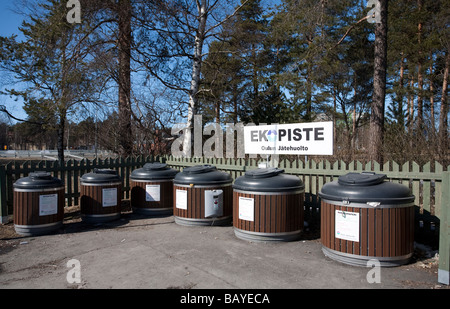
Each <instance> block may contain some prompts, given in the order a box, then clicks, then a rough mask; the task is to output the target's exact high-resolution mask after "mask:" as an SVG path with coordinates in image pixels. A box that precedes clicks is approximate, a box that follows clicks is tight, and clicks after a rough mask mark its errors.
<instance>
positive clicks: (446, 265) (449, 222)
mask: <svg viewBox="0 0 450 309" xmlns="http://www.w3.org/2000/svg"><path fill="white" fill-rule="evenodd" d="M441 192H442V199H441V203H442V205H441V217H440V230H439V270H438V281H439V283H443V284H447V285H450V171H448V172H443V173H442V191H441Z"/></svg>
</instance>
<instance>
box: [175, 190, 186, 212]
mask: <svg viewBox="0 0 450 309" xmlns="http://www.w3.org/2000/svg"><path fill="white" fill-rule="evenodd" d="M187 196H188V192H187V191H186V190H177V191H176V193H175V199H176V203H175V207H176V208H178V209H184V210H187Z"/></svg>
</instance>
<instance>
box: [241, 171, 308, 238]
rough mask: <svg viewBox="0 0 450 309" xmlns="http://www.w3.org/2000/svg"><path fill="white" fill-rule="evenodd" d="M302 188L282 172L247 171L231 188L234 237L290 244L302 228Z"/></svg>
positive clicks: (296, 180)
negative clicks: (288, 242) (287, 242)
mask: <svg viewBox="0 0 450 309" xmlns="http://www.w3.org/2000/svg"><path fill="white" fill-rule="evenodd" d="M304 192H305V187H304V185H303V182H302V181H301V180H300V178H299V177H296V176H293V175H286V174H284V170H282V169H277V168H266V169H257V170H252V171H248V172H247V173H246V174H245V175H244V176H242V177H239V178H238V179H236V181H235V183H234V185H233V226H234V233H235V235H236V237H238V238H241V239H244V240H249V241H293V240H297V239H298V238H299V237H300V236H301V232H302V229H303V225H304V222H303V220H304V209H303V203H304Z"/></svg>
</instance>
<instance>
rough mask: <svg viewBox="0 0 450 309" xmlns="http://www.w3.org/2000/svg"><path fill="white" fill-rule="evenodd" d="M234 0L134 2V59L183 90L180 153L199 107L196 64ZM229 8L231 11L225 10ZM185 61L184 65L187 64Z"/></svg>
mask: <svg viewBox="0 0 450 309" xmlns="http://www.w3.org/2000/svg"><path fill="white" fill-rule="evenodd" d="M235 2H236V1H235V0H227V1H219V0H211V1H210V0H190V1H143V2H142V3H141V6H140V7H139V8H138V11H140V13H141V14H140V15H139V16H137V21H138V23H139V28H140V29H141V30H140V33H139V43H138V48H137V49H136V52H137V55H136V59H135V60H137V61H138V62H139V63H140V64H142V65H143V66H144V67H145V69H146V71H147V73H148V74H149V76H150V77H151V78H155V79H157V80H158V81H159V82H161V83H162V84H163V85H164V86H166V87H169V88H170V89H173V90H177V91H182V92H184V93H185V94H186V95H188V98H189V99H188V101H187V105H188V108H187V114H183V115H182V116H183V117H187V122H186V128H185V130H184V143H183V153H184V155H185V156H190V154H191V148H192V147H191V143H192V138H191V136H192V135H191V129H192V128H193V124H194V116H195V115H196V114H197V113H198V112H199V103H198V102H199V99H198V97H199V93H200V91H205V90H201V88H200V80H201V72H202V64H203V61H204V58H205V56H206V55H207V52H205V50H207V49H208V48H205V47H206V46H207V45H209V44H210V42H211V39H213V38H214V37H216V36H217V34H218V32H219V30H220V28H221V26H222V25H223V24H224V23H225V22H226V21H227V20H228V19H229V18H231V17H232V16H234V15H235V14H236V13H237V12H238V10H239V9H240V8H241V7H242V6H243V5H244V4H245V3H246V2H247V1H241V2H242V3H241V4H240V5H239V6H235V9H232V10H230V9H229V8H230V7H233V4H234V3H235ZM230 11H231V12H230ZM189 67H190V68H189Z"/></svg>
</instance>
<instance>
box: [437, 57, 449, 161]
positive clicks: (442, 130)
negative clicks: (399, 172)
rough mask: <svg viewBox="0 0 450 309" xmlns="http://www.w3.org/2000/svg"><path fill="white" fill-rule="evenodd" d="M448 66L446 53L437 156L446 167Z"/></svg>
mask: <svg viewBox="0 0 450 309" xmlns="http://www.w3.org/2000/svg"><path fill="white" fill-rule="evenodd" d="M449 65H450V54H449V53H448V51H447V52H446V54H445V70H444V79H443V82H442V95H441V110H440V117H439V148H440V149H439V154H440V157H441V163H442V165H443V166H447V165H448V161H449V160H448V146H449V144H448V101H447V91H448V89H447V87H448V71H449Z"/></svg>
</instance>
